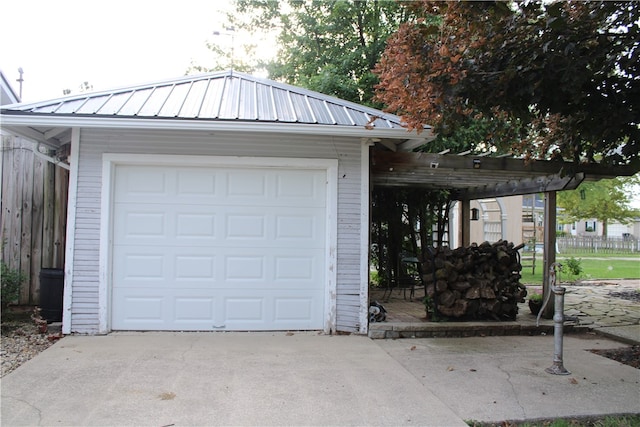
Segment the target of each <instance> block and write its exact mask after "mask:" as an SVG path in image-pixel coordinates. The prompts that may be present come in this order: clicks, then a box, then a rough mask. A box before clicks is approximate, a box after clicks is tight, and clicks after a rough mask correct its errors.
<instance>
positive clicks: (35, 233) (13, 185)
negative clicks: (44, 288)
mask: <svg viewBox="0 0 640 427" xmlns="http://www.w3.org/2000/svg"><path fill="white" fill-rule="evenodd" d="M32 146H33V144H32V143H31V142H29V141H26V140H24V139H22V138H19V137H15V136H12V135H2V163H1V169H0V170H1V171H2V198H1V199H2V201H1V203H2V204H1V212H2V218H1V227H2V228H1V230H2V261H3V262H5V263H6V264H7V265H8V266H9V267H10V268H12V269H19V270H21V271H22V272H23V274H24V275H25V277H26V278H27V280H26V281H25V283H24V284H23V286H22V288H21V291H20V298H19V301H18V303H19V304H39V303H40V280H39V274H40V269H42V268H64V251H65V234H66V219H67V194H68V182H69V172H68V171H67V170H66V169H64V168H62V167H59V166H55V165H54V164H52V163H50V162H48V161H47V160H43V159H41V158H40V157H38V156H36V155H35V154H34V153H33V150H32Z"/></svg>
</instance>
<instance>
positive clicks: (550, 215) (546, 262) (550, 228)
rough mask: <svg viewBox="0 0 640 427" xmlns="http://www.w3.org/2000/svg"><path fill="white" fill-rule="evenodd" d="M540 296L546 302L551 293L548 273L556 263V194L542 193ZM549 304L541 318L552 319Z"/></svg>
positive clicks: (551, 305)
mask: <svg viewBox="0 0 640 427" xmlns="http://www.w3.org/2000/svg"><path fill="white" fill-rule="evenodd" d="M542 261H543V262H542V272H543V273H542V274H543V277H542V294H543V298H544V299H545V300H546V299H547V295H549V292H551V289H550V286H549V276H550V274H549V272H550V271H551V270H550V269H551V266H552V265H553V264H554V263H555V262H556V192H555V191H549V192H547V193H544V254H543V260H542ZM549 303H550V304H548V305H547V307H546V308H545V310H544V311H543V312H542V317H543V318H545V319H551V318H552V317H553V312H554V306H555V302H554V300H553V299H549Z"/></svg>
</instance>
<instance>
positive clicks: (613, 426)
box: [467, 415, 640, 427]
mask: <svg viewBox="0 0 640 427" xmlns="http://www.w3.org/2000/svg"><path fill="white" fill-rule="evenodd" d="M467 424H468V425H470V426H472V427H640V415H618V416H616V415H610V416H606V417H585V418H558V419H554V420H540V421H526V422H510V421H504V422H501V423H481V422H476V421H467Z"/></svg>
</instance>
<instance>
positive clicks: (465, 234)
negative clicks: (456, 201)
mask: <svg viewBox="0 0 640 427" xmlns="http://www.w3.org/2000/svg"><path fill="white" fill-rule="evenodd" d="M460 209H461V210H462V212H461V215H460V216H459V218H460V222H459V223H458V225H459V227H458V230H459V233H460V239H459V241H460V243H461V245H462V247H463V248H466V247H467V246H469V245H470V244H471V230H470V228H471V200H469V199H466V200H461V201H460Z"/></svg>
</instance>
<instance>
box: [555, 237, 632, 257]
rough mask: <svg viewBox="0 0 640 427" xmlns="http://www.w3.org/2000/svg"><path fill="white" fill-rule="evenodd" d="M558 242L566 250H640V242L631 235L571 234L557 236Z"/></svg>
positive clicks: (561, 248) (559, 246) (628, 251)
mask: <svg viewBox="0 0 640 427" xmlns="http://www.w3.org/2000/svg"><path fill="white" fill-rule="evenodd" d="M556 244H557V246H558V250H559V251H560V252H561V253H562V252H563V251H565V250H568V251H577V252H586V253H605V254H606V253H632V252H639V251H640V242H638V240H637V239H635V238H632V237H629V238H622V237H602V236H569V237H557V238H556Z"/></svg>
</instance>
